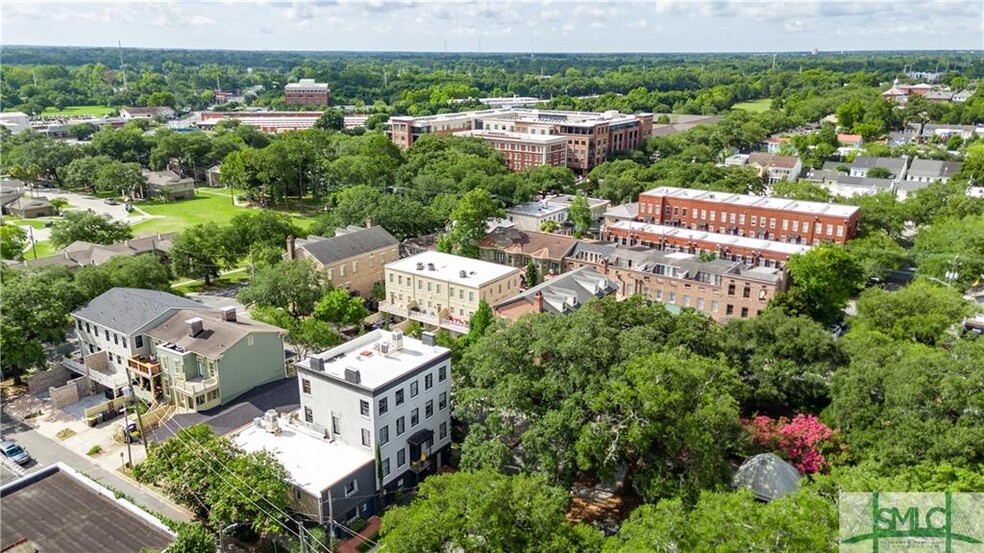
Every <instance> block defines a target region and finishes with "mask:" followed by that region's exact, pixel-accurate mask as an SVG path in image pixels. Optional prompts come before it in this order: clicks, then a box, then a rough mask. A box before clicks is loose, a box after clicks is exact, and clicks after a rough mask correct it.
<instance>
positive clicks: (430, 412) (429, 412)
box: [424, 399, 434, 419]
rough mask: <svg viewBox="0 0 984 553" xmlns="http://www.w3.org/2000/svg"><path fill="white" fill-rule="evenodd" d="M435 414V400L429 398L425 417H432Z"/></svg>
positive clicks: (425, 406)
mask: <svg viewBox="0 0 984 553" xmlns="http://www.w3.org/2000/svg"><path fill="white" fill-rule="evenodd" d="M433 416H434V400H433V399H429V400H427V403H425V404H424V417H425V418H428V419H429V418H431V417H433Z"/></svg>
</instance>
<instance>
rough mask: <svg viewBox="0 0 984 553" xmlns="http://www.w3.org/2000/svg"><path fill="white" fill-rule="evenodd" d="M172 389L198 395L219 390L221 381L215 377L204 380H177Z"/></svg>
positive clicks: (172, 384)
mask: <svg viewBox="0 0 984 553" xmlns="http://www.w3.org/2000/svg"><path fill="white" fill-rule="evenodd" d="M171 387H172V388H176V389H177V390H179V391H181V392H184V393H186V394H188V395H198V394H202V393H205V392H209V391H211V390H213V389H215V388H218V387H219V379H218V378H216V377H214V376H213V377H211V378H206V379H204V380H175V381H174V382H173V383H171Z"/></svg>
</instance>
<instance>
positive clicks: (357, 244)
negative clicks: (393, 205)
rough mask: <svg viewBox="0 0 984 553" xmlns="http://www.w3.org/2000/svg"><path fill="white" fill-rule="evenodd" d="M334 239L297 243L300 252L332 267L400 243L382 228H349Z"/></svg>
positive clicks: (312, 238)
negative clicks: (338, 262) (346, 260)
mask: <svg viewBox="0 0 984 553" xmlns="http://www.w3.org/2000/svg"><path fill="white" fill-rule="evenodd" d="M341 232H342V234H338V235H336V236H335V237H334V238H321V237H319V236H315V237H309V238H308V239H307V240H301V241H298V243H297V246H296V248H297V250H298V251H301V250H303V251H305V252H307V253H308V255H310V256H311V257H312V258H314V259H315V261H317V262H318V263H320V264H322V265H331V264H332V263H335V262H336V261H342V260H344V259H348V258H350V257H355V256H357V255H362V254H364V253H368V252H371V251H375V250H378V249H380V248H385V247H387V246H396V245H398V244H399V243H400V242H399V241H398V240H397V239H396V238H393V235H392V234H390V233H388V232H386V229H384V228H383V227H380V226H374V227H369V228H351V227H349V228H347V229H343V230H342V231H341Z"/></svg>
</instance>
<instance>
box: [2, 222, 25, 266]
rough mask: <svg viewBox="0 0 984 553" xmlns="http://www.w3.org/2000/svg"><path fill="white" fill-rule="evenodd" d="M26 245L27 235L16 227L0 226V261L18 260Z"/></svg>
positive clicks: (10, 225) (9, 225) (8, 224)
mask: <svg viewBox="0 0 984 553" xmlns="http://www.w3.org/2000/svg"><path fill="white" fill-rule="evenodd" d="M26 244H27V233H26V232H24V229H22V228H20V227H18V226H17V225H12V224H10V223H7V224H5V225H3V226H0V259H20V256H21V252H23V251H24V246H25V245H26Z"/></svg>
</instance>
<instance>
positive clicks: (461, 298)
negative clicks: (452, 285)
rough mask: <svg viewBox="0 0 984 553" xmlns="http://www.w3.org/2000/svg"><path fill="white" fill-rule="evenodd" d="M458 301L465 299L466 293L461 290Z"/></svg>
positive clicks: (459, 290) (459, 289)
mask: <svg viewBox="0 0 984 553" xmlns="http://www.w3.org/2000/svg"><path fill="white" fill-rule="evenodd" d="M458 299H459V300H463V299H465V291H464V290H462V289H461V288H458Z"/></svg>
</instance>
